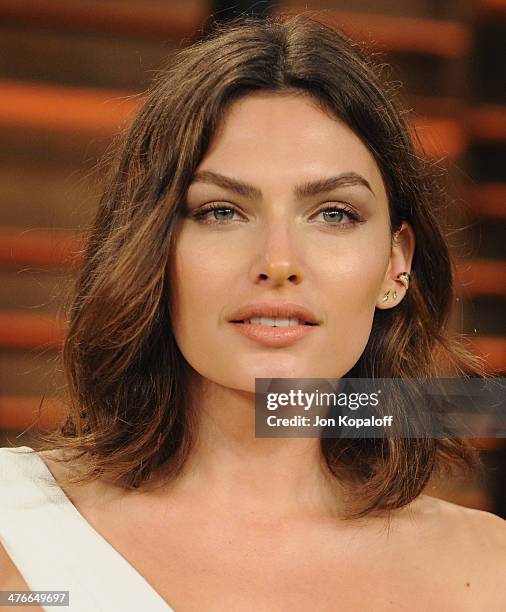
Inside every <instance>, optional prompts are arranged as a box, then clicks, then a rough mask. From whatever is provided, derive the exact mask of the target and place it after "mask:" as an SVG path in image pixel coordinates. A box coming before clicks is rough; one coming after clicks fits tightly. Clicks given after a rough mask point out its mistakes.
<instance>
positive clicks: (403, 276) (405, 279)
mask: <svg viewBox="0 0 506 612" xmlns="http://www.w3.org/2000/svg"><path fill="white" fill-rule="evenodd" d="M410 279H411V276H410V275H409V273H408V272H401V273H400V274H398V275H397V280H398V281H399V282H400V283H402V285H403V287H404V288H405V289H407V288H408V287H409V281H410Z"/></svg>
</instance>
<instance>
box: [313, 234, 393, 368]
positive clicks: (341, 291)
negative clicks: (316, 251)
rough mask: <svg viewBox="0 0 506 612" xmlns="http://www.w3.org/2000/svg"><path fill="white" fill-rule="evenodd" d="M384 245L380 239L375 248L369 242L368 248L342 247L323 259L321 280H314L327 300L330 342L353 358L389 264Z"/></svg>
mask: <svg viewBox="0 0 506 612" xmlns="http://www.w3.org/2000/svg"><path fill="white" fill-rule="evenodd" d="M377 244H378V243H377ZM383 246H384V248H383ZM387 248H388V247H387V245H386V244H385V245H382V244H381V242H380V243H379V248H378V249H377V250H376V249H371V248H370V243H369V246H368V247H367V248H365V245H364V248H355V249H351V248H350V249H346V250H343V251H342V252H341V253H339V254H335V255H334V256H333V257H332V259H330V258H329V259H327V260H326V264H325V266H324V267H323V268H320V276H319V279H320V280H319V281H318V280H316V284H317V285H319V287H320V295H321V296H322V298H323V299H324V300H325V302H326V303H325V307H324V308H325V310H326V312H327V316H328V320H327V329H328V331H329V342H330V344H331V345H332V347H333V349H335V350H337V349H339V348H340V349H341V351H340V352H342V349H343V347H346V349H347V352H348V354H349V355H350V357H351V358H352V359H353V358H356V359H358V357H359V356H360V355H361V354H362V352H363V350H364V348H365V346H366V344H367V341H368V339H369V335H370V332H371V327H372V321H373V317H374V311H375V307H376V302H377V299H378V294H379V292H380V290H381V285H382V283H383V280H384V277H385V273H386V270H387V267H388V252H387ZM352 365H353V364H352Z"/></svg>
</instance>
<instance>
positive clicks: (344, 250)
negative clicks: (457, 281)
mask: <svg viewBox="0 0 506 612" xmlns="http://www.w3.org/2000/svg"><path fill="white" fill-rule="evenodd" d="M186 204H187V212H186V216H185V217H184V219H183V220H182V221H181V225H180V227H179V234H178V238H177V243H176V248H175V252H174V260H173V263H172V268H171V272H172V290H173V297H172V305H171V308H172V323H173V330H174V334H175V338H176V341H177V343H178V346H179V348H180V350H181V352H182V354H183V356H184V357H185V358H186V360H187V361H188V363H189V364H190V365H191V366H192V367H193V368H194V369H195V370H196V371H197V372H198V373H199V374H200V375H201V376H203V377H204V378H205V379H208V380H209V381H211V382H214V383H217V384H219V385H223V386H225V387H229V388H234V389H240V390H244V391H251V392H254V390H255V378H340V377H341V376H343V375H344V374H345V373H346V372H347V371H348V370H350V369H351V367H352V366H353V365H354V364H355V363H356V362H357V360H358V359H359V357H360V355H361V354H362V352H363V351H364V348H365V346H366V344H367V341H368V338H369V335H370V332H371V327H372V320H373V315H374V311H375V308H376V307H380V308H384V307H388V306H385V305H383V302H382V300H381V298H382V296H383V294H384V292H385V291H386V290H387V289H392V290H393V289H396V291H397V293H398V297H397V300H396V301H395V302H393V303H392V305H397V304H398V302H399V301H400V299H401V297H402V296H403V295H404V293H403V290H402V286H401V285H399V284H397V283H395V281H393V280H392V279H393V278H395V274H396V273H398V272H402V271H404V270H408V271H409V265H408V264H409V262H408V261H401V260H402V257H403V254H402V253H398V254H397V255H396V256H395V257H397V259H395V257H394V256H393V255H392V253H393V251H394V249H392V242H391V234H390V229H389V215H388V205H387V196H386V193H385V188H384V185H383V181H382V178H381V174H380V171H379V169H378V167H377V165H376V163H375V161H374V158H373V157H372V155H371V154H370V153H369V151H368V149H367V148H366V146H365V145H364V144H362V142H361V141H360V140H359V138H358V137H357V136H355V135H354V133H353V132H352V131H351V130H350V129H349V128H348V127H347V126H346V125H344V124H343V123H342V122H340V121H338V120H336V119H333V118H331V117H330V116H328V115H327V114H326V113H324V112H322V111H321V110H320V109H319V108H317V106H316V105H315V104H314V102H312V100H311V99H310V98H308V97H306V96H295V95H277V94H266V93H257V94H252V95H249V96H248V97H246V98H243V99H241V100H238V101H236V102H235V103H234V104H233V105H232V106H231V107H230V109H229V110H228V112H227V114H226V116H225V119H224V122H223V124H222V126H221V128H220V130H218V132H217V133H216V135H215V137H214V139H213V141H212V142H211V146H210V147H209V150H208V152H207V154H206V155H205V157H204V158H203V160H202V162H201V164H200V165H199V167H198V169H197V173H196V175H195V180H194V181H193V182H192V184H191V186H190V188H189V190H188V194H187V202H186ZM209 206H215V207H217V208H218V210H216V211H214V212H213V211H212V210H208V208H209ZM325 208H330V209H331V210H330V211H328V212H325V213H324V212H323V210H324V209H325ZM204 213H205V214H204ZM195 215H197V216H195ZM399 258H401V260H399ZM394 261H395V263H394ZM406 265H407V266H408V267H403V266H406ZM394 267H395V268H396V269H395V270H394ZM397 268H398V269H397ZM394 272H395V274H394ZM258 302H268V303H269V304H275V305H276V304H281V303H286V302H290V303H292V304H298V305H301V306H303V307H305V308H307V309H308V310H309V311H311V312H312V313H313V315H314V317H315V319H316V321H317V322H318V323H319V324H318V325H312V326H308V325H304V326H302V325H299V326H298V327H297V329H295V333H296V334H299V333H300V337H298V339H296V340H295V341H294V340H293V338H292V340H291V341H289V340H287V339H286V334H290V333H293V332H294V329H291V330H290V328H286V327H281V328H279V327H276V328H272V327H270V325H269V326H268V329H267V330H266V329H265V327H266V326H264V325H262V326H261V328H262V330H264V331H265V334H264V335H262V334H260V336H261V337H260V338H258V337H253V336H250V335H245V334H244V333H243V332H244V327H243V326H245V325H249V326H250V327H249V328H248V329H250V330H251V327H252V326H253V325H258V323H237V322H236V323H233V322H231V321H232V320H237V316H234V313H236V311H237V310H238V309H239V308H241V307H243V306H248V305H251V304H254V303H258ZM253 314H254V313H253ZM258 316H261V313H260V315H258ZM264 316H265V315H264ZM290 318H298V317H297V315H296V314H295V315H294V316H293V317H290ZM282 322H283V321H281V320H278V321H277V323H282ZM268 323H269V322H268ZM270 323H272V321H271V322H270ZM285 323H286V321H285ZM289 323H290V322H289ZM291 323H292V324H293V323H294V321H291ZM240 327H242V329H240ZM258 329H259V328H258V327H257V328H256V330H257V331H258ZM287 329H289V330H290V331H288V332H287ZM253 331H255V330H253ZM278 333H279V334H280V336H279V337H278V338H274V339H273V335H276V334H278ZM268 334H270V335H268Z"/></svg>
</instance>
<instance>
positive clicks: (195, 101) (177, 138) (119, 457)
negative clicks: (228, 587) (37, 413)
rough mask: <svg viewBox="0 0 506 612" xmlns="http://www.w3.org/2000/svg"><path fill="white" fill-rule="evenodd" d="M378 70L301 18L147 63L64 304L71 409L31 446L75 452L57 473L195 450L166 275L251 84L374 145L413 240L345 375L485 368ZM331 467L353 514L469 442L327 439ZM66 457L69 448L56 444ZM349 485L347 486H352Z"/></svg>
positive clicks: (401, 116) (427, 189)
mask: <svg viewBox="0 0 506 612" xmlns="http://www.w3.org/2000/svg"><path fill="white" fill-rule="evenodd" d="M383 67H384V66H383V65H382V64H380V63H378V62H376V61H375V60H373V59H372V55H371V54H370V53H369V52H367V51H366V49H365V48H364V47H363V46H362V45H359V44H357V43H355V42H352V41H351V40H349V39H348V37H347V36H346V35H344V34H343V33H342V32H339V31H336V30H335V29H333V28H331V27H329V26H327V25H324V24H323V23H320V22H319V21H318V20H316V19H313V18H310V17H307V16H305V15H297V16H277V17H272V18H267V19H262V20H260V19H255V18H240V19H236V20H234V21H233V22H231V23H229V24H227V25H217V26H216V27H215V28H214V30H213V31H212V32H211V33H210V34H207V35H206V36H205V37H204V38H202V39H201V40H199V41H197V42H195V43H193V44H192V45H190V46H189V47H186V48H183V49H181V50H179V51H178V52H177V53H176V54H175V55H174V56H173V57H172V58H171V59H170V62H169V63H168V64H167V65H166V66H165V67H163V68H162V69H161V70H160V71H159V73H157V75H156V77H155V79H154V81H153V84H152V86H151V87H150V89H149V90H148V92H147V96H146V98H145V101H144V103H143V105H142V107H141V108H140V111H139V112H138V114H137V116H136V117H135V119H134V121H133V123H132V124H131V126H130V127H129V128H128V129H127V130H125V131H124V133H122V134H121V135H120V136H119V137H118V138H117V139H116V141H115V144H114V148H113V150H112V153H111V152H110V153H109V155H108V156H107V163H108V167H109V172H108V175H107V177H106V180H105V185H104V189H103V195H102V197H101V201H100V204H99V208H98V211H97V213H96V217H95V220H94V223H93V225H92V227H91V228H90V230H89V234H88V235H87V240H86V246H85V249H84V254H83V262H82V265H81V267H80V270H79V273H78V275H77V278H76V282H75V288H74V293H73V296H72V301H71V302H70V307H69V308H68V316H67V318H68V335H67V336H66V340H65V343H64V348H63V365H64V371H65V374H66V380H67V385H68V401H67V403H68V414H67V415H66V418H65V420H64V422H63V423H62V424H61V425H60V427H59V428H58V429H57V430H56V431H54V432H51V433H50V434H48V435H44V434H42V435H41V443H42V447H41V448H39V450H42V449H44V448H46V449H49V448H52V449H55V448H60V449H66V450H67V451H72V453H71V456H73V457H83V456H85V457H86V463H85V465H86V468H85V469H84V470H83V471H81V472H80V473H79V474H75V475H74V476H72V477H69V478H68V480H67V481H66V482H74V483H82V482H87V481H89V480H91V479H93V478H95V477H98V476H101V477H103V478H104V479H108V480H111V481H114V482H116V483H119V484H121V485H122V486H124V487H126V488H131V487H139V486H141V485H145V486H147V485H148V484H149V482H153V481H157V479H158V476H159V475H160V474H163V476H164V477H167V478H174V477H176V476H177V475H178V474H180V473H181V470H182V468H183V466H184V464H185V462H186V460H187V458H188V457H189V454H190V453H191V451H192V448H193V447H194V441H195V435H196V427H197V423H198V411H197V410H196V409H195V408H194V407H193V406H192V402H191V389H190V382H191V379H192V368H191V367H190V366H189V364H188V363H187V362H186V360H185V359H184V357H183V356H182V354H181V353H180V351H179V349H178V346H177V344H176V342H175V339H174V336H173V334H172V333H171V313H170V306H169V304H170V296H171V287H170V284H169V278H170V266H171V259H172V253H173V247H174V244H175V240H176V237H177V225H178V221H179V219H180V217H181V214H182V207H183V202H184V198H185V194H186V191H187V189H188V187H189V185H190V183H191V182H192V177H193V175H194V172H195V170H196V168H197V166H198V164H199V162H200V161H201V159H202V158H203V156H204V154H205V152H206V150H207V147H208V145H209V143H210V140H211V138H212V137H213V134H214V133H215V130H216V128H217V126H218V125H219V123H220V121H222V119H223V117H224V114H225V112H226V110H227V108H228V107H229V105H230V103H231V102H232V101H234V100H237V99H239V98H240V97H242V96H246V95H248V94H249V93H252V92H259V91H263V92H279V93H283V94H286V93H295V94H297V93H299V94H305V95H309V96H311V97H312V99H313V100H314V101H316V102H317V103H319V104H320V105H321V108H322V109H325V110H326V111H328V112H330V113H332V115H333V116H335V117H337V118H339V119H340V120H342V121H343V122H344V123H345V124H346V125H347V126H349V127H350V128H351V129H352V130H353V132H354V133H355V134H356V135H357V136H358V137H359V138H360V139H361V140H362V142H363V143H365V145H366V146H367V147H368V148H369V150H370V151H371V152H372V154H373V156H374V158H375V160H376V162H377V164H378V167H379V169H380V171H381V173H382V176H383V180H384V183H385V186H386V190H387V194H388V202H389V211H390V222H391V231H392V233H393V232H395V231H396V230H398V229H399V228H400V226H401V224H402V222H403V221H407V222H409V223H410V224H411V226H412V228H413V230H414V233H415V237H416V250H415V254H414V258H413V262H412V270H411V275H412V280H411V284H410V288H409V291H408V292H407V294H406V296H405V298H404V299H403V300H402V301H401V302H400V304H399V305H398V306H396V307H395V308H391V309H386V310H380V309H377V310H376V312H375V316H374V321H373V327H372V331H371V335H370V338H369V341H368V343H367V346H366V348H365V350H364V353H363V354H362V356H361V357H360V359H359V361H358V362H357V364H356V365H355V366H354V367H353V369H352V370H351V371H350V372H348V373H347V376H348V377H355V378H360V377H379V378H410V377H414V378H431V377H441V376H443V377H444V376H448V377H451V376H473V377H476V376H483V375H484V374H485V372H484V369H483V363H482V360H480V359H479V358H477V357H476V356H474V355H473V354H472V353H471V352H469V351H468V350H467V348H466V346H465V344H464V341H463V340H462V339H461V338H459V337H458V336H457V335H456V334H455V333H453V332H452V331H451V330H450V326H449V317H450V313H451V309H452V303H453V295H454V265H453V262H452V258H451V256H450V251H449V246H448V236H445V234H444V230H443V227H442V225H441V223H442V222H441V219H442V217H443V212H442V211H443V208H444V206H445V198H444V193H443V192H442V191H441V189H440V187H439V182H438V177H437V174H438V172H439V171H436V172H435V171H434V168H433V167H432V165H431V164H430V163H429V162H428V161H427V158H426V156H424V155H422V154H421V151H420V148H419V144H418V145H417V143H416V142H415V139H416V135H414V134H413V132H412V131H411V130H410V128H408V125H407V123H406V119H405V115H406V113H405V112H404V111H403V110H402V109H401V108H400V106H399V103H398V102H397V97H398V96H397V95H394V94H395V92H394V89H393V88H392V87H391V86H389V85H388V84H387V83H384V82H382V79H381V76H380V75H381V72H382V68H383ZM321 448H322V454H323V456H324V458H325V461H326V464H327V466H328V468H329V469H330V471H331V473H333V474H334V475H335V477H336V478H338V479H340V481H342V482H343V483H348V484H349V487H350V489H349V490H353V491H354V494H353V503H352V505H351V506H350V508H349V509H348V511H347V514H346V516H347V517H349V518H353V517H360V516H365V515H367V514H369V513H372V512H373V511H380V512H387V514H388V511H391V510H394V509H396V508H400V507H402V506H404V505H406V504H408V503H409V502H411V501H412V500H414V499H415V498H416V497H417V496H418V495H419V494H420V493H421V492H422V491H423V489H424V488H425V486H426V485H427V483H428V482H429V479H430V478H431V476H432V475H434V474H436V473H439V472H440V471H441V470H444V469H446V468H450V469H453V468H464V472H465V471H466V470H468V469H472V468H473V467H476V465H477V464H478V462H479V460H478V457H477V452H476V451H475V449H474V448H473V447H472V446H471V445H470V444H469V442H467V441H465V440H459V439H449V438H447V439H432V438H423V439H420V438H416V439H407V438H390V439H386V438H385V439H374V440H372V439H359V440H350V439H323V440H322V441H321ZM67 456H69V455H68V454H67ZM356 485H359V486H356Z"/></svg>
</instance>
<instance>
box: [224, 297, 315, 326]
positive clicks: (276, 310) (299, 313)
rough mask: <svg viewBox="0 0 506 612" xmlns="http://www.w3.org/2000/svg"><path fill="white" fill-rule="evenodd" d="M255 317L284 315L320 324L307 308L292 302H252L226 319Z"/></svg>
mask: <svg viewBox="0 0 506 612" xmlns="http://www.w3.org/2000/svg"><path fill="white" fill-rule="evenodd" d="M255 317H272V318H277V317H284V318H290V319H300V320H301V321H304V322H305V323H312V324H313V325H319V324H320V322H319V321H318V319H317V318H316V316H315V315H314V313H313V312H311V310H309V308H306V307H305V306H302V305H301V304H295V303H293V302H253V303H251V304H246V305H245V306H242V307H241V308H239V309H238V310H236V311H235V312H234V313H232V315H231V316H230V318H229V319H228V320H229V321H232V322H237V321H245V320H247V319H253V318H255Z"/></svg>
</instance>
